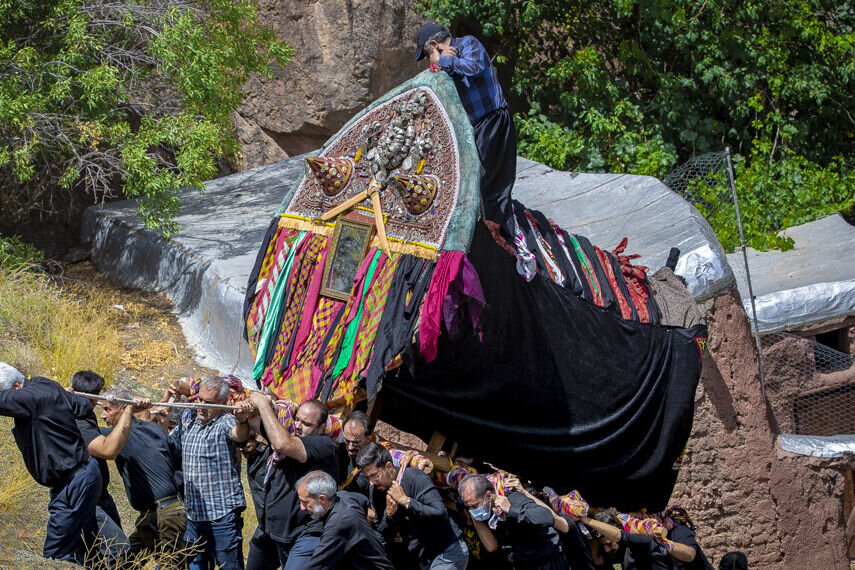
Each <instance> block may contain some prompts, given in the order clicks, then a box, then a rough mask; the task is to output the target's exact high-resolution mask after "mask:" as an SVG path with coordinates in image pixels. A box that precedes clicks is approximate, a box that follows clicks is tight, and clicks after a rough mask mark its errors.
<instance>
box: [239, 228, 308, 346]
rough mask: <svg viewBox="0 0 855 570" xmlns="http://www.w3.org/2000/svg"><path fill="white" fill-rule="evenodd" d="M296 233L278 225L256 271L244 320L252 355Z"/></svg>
mask: <svg viewBox="0 0 855 570" xmlns="http://www.w3.org/2000/svg"><path fill="white" fill-rule="evenodd" d="M298 233H299V232H298V231H297V230H292V229H290V228H282V227H280V228H279V229H278V230H276V235H275V236H274V237H273V239H272V240H270V244H269V245H268V248H267V252H266V253H265V254H264V261H263V262H262V264H261V269H260V271H259V272H258V284H257V286H256V295H255V299H253V302H252V306H251V307H250V310H249V316H248V317H247V321H246V330H247V337H248V339H249V348H250V350H251V351H252V354H253V355H255V353H256V350H257V348H258V342H259V336H260V335H261V330H262V327H263V325H264V317H265V315H266V313H267V308H268V307H269V306H270V299H271V296H272V295H273V289H274V288H275V287H276V281H277V280H278V279H279V275H280V274H281V272H282V267H283V266H284V265H285V259H286V258H287V257H288V251H289V250H290V249H291V245H292V244H293V243H294V240H295V239H296V238H297V234H298Z"/></svg>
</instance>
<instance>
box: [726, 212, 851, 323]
mask: <svg viewBox="0 0 855 570" xmlns="http://www.w3.org/2000/svg"><path fill="white" fill-rule="evenodd" d="M782 235H786V236H788V237H790V238H792V240H793V248H792V249H790V250H787V251H778V250H771V251H757V250H754V249H751V248H747V250H746V254H747V256H748V267H749V269H750V271H751V286H752V289H753V291H754V295H755V300H756V302H755V304H756V306H757V324H758V326H759V329H760V333H761V334H766V333H771V332H776V331H782V330H800V329H801V330H804V329H808V330H809V329H811V328H813V327H816V326H818V325H820V324H827V323H833V322H836V321H843V320H844V319H845V318H846V317H848V316H851V315H855V227H853V226H852V225H850V224H849V223H847V222H846V220H844V219H843V217H841V216H840V215H839V214H834V215H831V216H826V217H825V218H822V219H819V220H816V221H813V222H809V223H807V224H802V225H800V226H795V227H792V228H787V230H786V231H785V232H782ZM727 259H728V261H729V262H730V264H731V267H732V269H733V273H734V275H735V277H736V282H737V285H738V287H739V293H740V295H741V296H742V299H743V300H744V306H745V312H746V313H747V314H748V317H749V318H752V314H751V303H750V297H749V295H748V281H747V279H746V274H745V264H744V261H743V257H742V252H741V251H739V250H737V251H736V252H734V253H731V254H728V256H727Z"/></svg>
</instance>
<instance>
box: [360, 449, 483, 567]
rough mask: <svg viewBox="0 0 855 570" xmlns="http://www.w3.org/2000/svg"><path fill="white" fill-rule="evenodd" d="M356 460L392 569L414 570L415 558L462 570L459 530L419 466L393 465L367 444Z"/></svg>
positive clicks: (382, 452)
mask: <svg viewBox="0 0 855 570" xmlns="http://www.w3.org/2000/svg"><path fill="white" fill-rule="evenodd" d="M356 464H357V465H358V466H359V468H360V469H362V472H363V473H365V477H366V478H367V479H368V481H369V482H370V483H371V491H370V493H369V496H370V500H371V503H372V506H373V507H374V513H375V515H374V523H375V525H376V527H377V530H379V531H380V534H381V535H382V536H383V538H384V541H385V543H386V546H387V548H386V554H387V555H388V556H389V558H390V559H393V556H394V560H395V567H396V568H419V567H420V563H421V562H425V564H426V565H427V566H428V567H430V568H432V569H434V570H437V569H439V568H442V569H447V570H451V569H455V570H464V569H465V568H466V564H467V563H468V561H469V550H468V549H467V548H466V543H465V542H464V541H463V539H462V538H461V533H460V529H459V528H457V525H456V524H454V521H452V520H451V519H449V518H448V511H447V510H446V509H445V503H444V502H443V500H442V496H440V494H439V491H438V490H437V488H436V487H435V486H434V484H433V481H431V480H430V477H428V476H427V475H425V473H424V472H423V471H421V470H420V469H413V468H412V467H407V468H403V472H402V473H401V477H400V483H399V482H398V480H396V478H397V476H398V469H396V468H395V465H394V463H393V462H392V455H391V454H390V453H389V450H388V449H386V448H385V447H383V446H382V445H380V444H379V443H370V444H368V445H367V446H366V447H364V448H363V449H362V451H360V452H359V456H358V457H357V458H356ZM396 536H400V537H401V540H402V542H403V547H404V548H403V550H404V552H400V553H398V554H397V556H395V555H393V553H392V552H393V551H391V550H390V549H389V546H390V545H391V544H394V543H395V538H396Z"/></svg>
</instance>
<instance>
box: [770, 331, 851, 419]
mask: <svg viewBox="0 0 855 570" xmlns="http://www.w3.org/2000/svg"><path fill="white" fill-rule="evenodd" d="M843 332H844V333H845V332H846V330H845V329H844V330H843ZM846 342H847V344H848V343H849V339H848V335H846ZM761 344H762V346H763V353H764V366H765V369H766V391H767V394H768V397H769V403H770V405H771V407H772V409H773V411H774V413H775V417H776V419H777V421H778V424H779V428H780V430H781V432H783V433H795V434H801V435H839V434H855V413H853V410H855V358H853V357H852V356H851V355H849V354H846V353H845V352H842V351H840V350H836V349H834V348H832V347H829V346H826V345H824V344H821V343H819V342H816V341H815V340H813V339H812V338H810V337H801V336H797V335H794V334H789V333H773V334H768V335H764V336H763V337H762V338H761ZM841 348H845V347H841Z"/></svg>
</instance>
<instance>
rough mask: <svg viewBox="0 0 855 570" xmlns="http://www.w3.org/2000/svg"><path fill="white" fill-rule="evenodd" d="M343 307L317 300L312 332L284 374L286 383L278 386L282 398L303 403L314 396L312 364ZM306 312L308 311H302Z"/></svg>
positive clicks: (335, 302)
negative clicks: (281, 392)
mask: <svg viewBox="0 0 855 570" xmlns="http://www.w3.org/2000/svg"><path fill="white" fill-rule="evenodd" d="M342 305H344V301H338V300H336V299H331V298H329V297H321V298H320V299H319V300H318V308H317V310H315V312H314V315H313V317H312V330H311V331H310V332H309V338H308V339H307V340H306V344H304V345H303V348H302V350H300V352H299V354H297V355H296V358H295V360H294V364H293V365H292V366H291V367H290V368H289V369H288V370H287V371H286V372H285V374H284V375H283V376H284V378H287V379H288V380H287V382H283V383H282V384H280V389H281V390H282V391H283V392H285V393H284V394H283V396H284V397H288V398H292V399H294V400H297V401H303V400H306V399H307V398H312V397H314V396H315V394H314V390H312V363H313V362H314V361H315V359H316V358H317V357H318V351H320V349H321V346H322V344H323V341H324V338H326V336H327V333H328V332H329V330H330V326H332V323H333V319H334V317H335V315H336V313H338V311H339V309H341V307H342ZM304 310H308V309H304Z"/></svg>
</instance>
